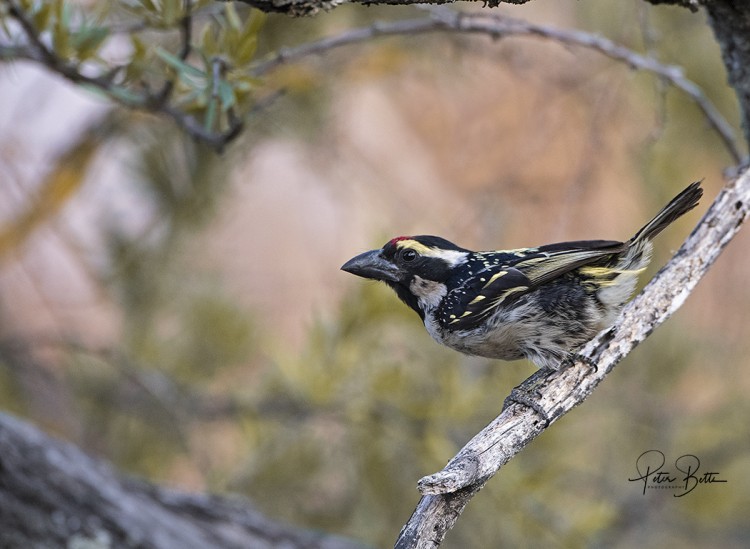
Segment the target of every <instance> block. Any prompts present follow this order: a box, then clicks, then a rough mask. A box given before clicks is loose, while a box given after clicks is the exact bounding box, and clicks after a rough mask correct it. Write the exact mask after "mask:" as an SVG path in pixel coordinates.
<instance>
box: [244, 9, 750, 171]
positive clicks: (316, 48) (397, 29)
mask: <svg viewBox="0 0 750 549" xmlns="http://www.w3.org/2000/svg"><path fill="white" fill-rule="evenodd" d="M425 9H428V11H430V13H431V15H430V17H425V18H420V19H406V20H401V21H393V22H377V23H374V24H372V25H370V26H368V27H361V28H358V29H352V30H349V31H347V32H345V33H342V34H339V35H336V36H332V37H328V38H323V39H321V40H318V41H315V42H310V43H307V44H303V45H301V46H298V47H296V48H287V49H282V50H280V51H279V52H277V53H276V54H275V55H273V56H272V57H270V58H269V59H267V60H265V61H264V62H262V63H259V64H258V65H256V66H255V67H254V68H253V70H252V73H253V75H254V76H261V75H263V74H266V73H268V72H270V71H272V70H273V69H275V68H276V67H278V66H279V65H282V64H284V63H291V62H296V61H300V60H301V59H304V58H306V57H309V56H312V55H319V54H322V53H325V52H327V51H329V50H332V49H335V48H339V47H342V46H349V45H353V44H359V43H363V42H368V41H371V40H372V39H374V38H378V37H386V36H404V35H408V36H413V35H417V34H427V33H434V32H451V33H458V34H484V35H487V36H490V37H491V38H493V39H499V38H506V37H510V36H526V37H537V38H544V39H547V40H551V41H553V42H557V43H559V44H564V45H566V46H574V47H579V48H585V49H589V50H594V51H597V52H599V53H601V54H602V55H605V56H607V57H609V58H610V59H613V60H615V61H619V62H621V63H625V64H626V65H628V66H629V67H630V68H632V69H635V70H641V71H645V72H649V73H652V74H654V75H656V76H657V77H659V78H661V79H662V80H663V81H664V82H666V83H668V84H670V85H672V86H674V87H675V88H677V89H678V90H680V91H681V92H683V93H685V94H686V95H687V96H688V97H689V98H690V99H691V100H692V101H693V102H694V103H695V105H696V106H697V107H698V108H699V109H700V110H701V112H702V113H703V115H704V116H705V117H706V119H707V120H708V122H709V124H710V125H711V127H712V129H713V130H714V131H715V132H716V133H717V134H718V136H719V138H720V139H721V141H722V142H723V144H724V146H725V147H726V149H727V151H728V152H729V154H730V156H731V157H732V161H733V162H734V163H735V164H739V163H741V162H742V159H743V157H744V154H743V152H742V148H741V146H740V145H739V144H738V142H737V139H736V137H735V135H734V129H733V128H732V125H731V124H729V122H727V121H726V119H725V118H724V117H723V116H722V115H721V113H720V112H719V110H718V109H717V108H716V107H715V106H714V105H713V103H712V102H711V101H710V100H709V99H708V98H707V97H706V96H705V94H704V93H703V90H702V89H701V88H700V86H698V85H697V84H696V83H695V82H693V81H692V80H690V79H689V78H687V77H686V76H685V71H684V69H683V68H682V67H680V66H677V65H667V64H664V63H661V62H659V61H658V60H657V59H654V58H653V57H650V56H648V55H643V54H640V53H638V52H635V51H633V50H631V49H629V48H626V47H624V46H621V45H619V44H616V43H615V42H613V41H611V40H609V39H607V38H604V37H602V36H598V35H596V34H592V33H588V32H584V31H578V30H565V29H559V28H555V27H550V26H546V25H537V24H535V23H530V22H528V21H523V20H521V19H514V18H511V17H506V16H503V15H499V14H486V13H467V12H459V11H454V10H450V9H448V8H444V7H429V8H425Z"/></svg>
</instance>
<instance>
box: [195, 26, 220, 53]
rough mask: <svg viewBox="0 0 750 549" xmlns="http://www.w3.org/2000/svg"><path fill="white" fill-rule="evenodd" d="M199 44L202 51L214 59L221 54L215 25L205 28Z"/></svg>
mask: <svg viewBox="0 0 750 549" xmlns="http://www.w3.org/2000/svg"><path fill="white" fill-rule="evenodd" d="M198 44H200V49H201V50H203V53H204V54H205V55H207V56H208V57H213V56H214V55H216V54H217V53H218V52H219V45H218V43H217V41H216V32H215V28H214V26H213V25H206V26H205V27H203V30H202V31H201V36H200V39H199V40H198Z"/></svg>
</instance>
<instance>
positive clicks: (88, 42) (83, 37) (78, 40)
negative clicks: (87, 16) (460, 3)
mask: <svg viewBox="0 0 750 549" xmlns="http://www.w3.org/2000/svg"><path fill="white" fill-rule="evenodd" d="M108 36H109V31H108V30H107V29H106V28H104V27H83V28H81V29H80V30H78V31H77V32H75V33H73V34H72V35H71V38H72V40H71V44H72V46H73V49H75V50H76V52H77V54H78V59H80V60H84V59H88V58H89V57H91V56H92V55H93V54H95V53H96V51H97V50H98V49H99V46H101V45H102V42H104V41H105V40H106V39H107V37H108Z"/></svg>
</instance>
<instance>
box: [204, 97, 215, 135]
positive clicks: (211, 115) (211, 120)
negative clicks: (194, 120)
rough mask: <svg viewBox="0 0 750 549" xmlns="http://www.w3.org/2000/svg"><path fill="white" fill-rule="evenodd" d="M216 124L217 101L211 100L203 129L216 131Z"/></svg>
mask: <svg viewBox="0 0 750 549" xmlns="http://www.w3.org/2000/svg"><path fill="white" fill-rule="evenodd" d="M215 122H216V100H213V99H212V100H211V101H209V103H208V109H206V117H205V119H204V120H203V127H204V128H206V129H207V130H208V131H212V130H213V129H214V124H215Z"/></svg>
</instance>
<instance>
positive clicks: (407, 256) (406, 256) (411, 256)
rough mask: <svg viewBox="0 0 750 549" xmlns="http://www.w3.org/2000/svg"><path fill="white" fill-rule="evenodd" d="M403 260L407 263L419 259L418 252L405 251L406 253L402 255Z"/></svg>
mask: <svg viewBox="0 0 750 549" xmlns="http://www.w3.org/2000/svg"><path fill="white" fill-rule="evenodd" d="M401 258H402V259H403V260H404V261H407V262H408V261H414V260H415V259H417V252H415V251H414V250H404V252H403V253H402V254H401Z"/></svg>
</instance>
